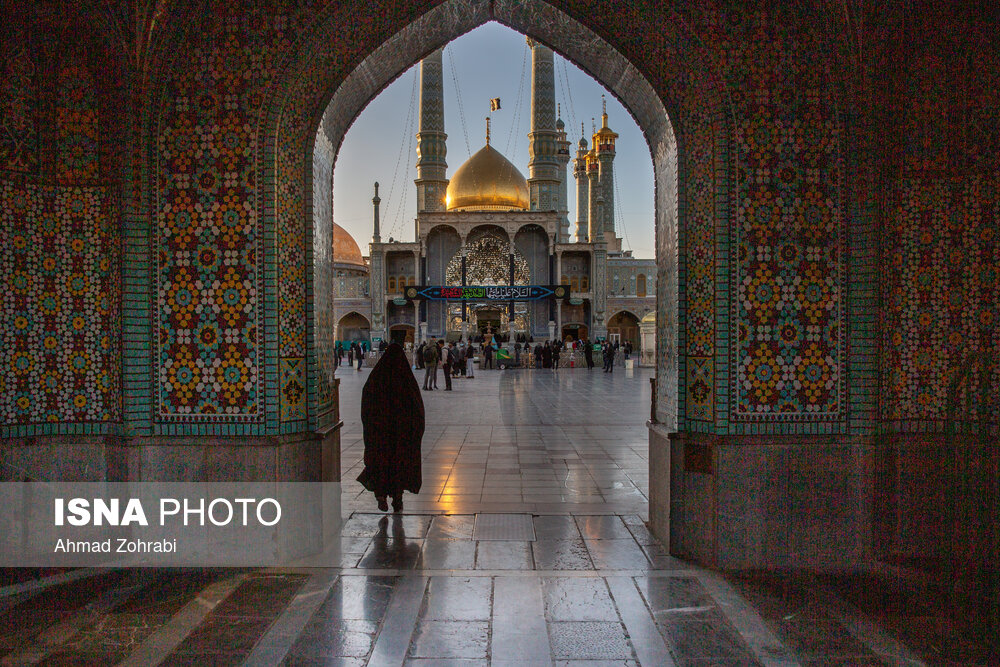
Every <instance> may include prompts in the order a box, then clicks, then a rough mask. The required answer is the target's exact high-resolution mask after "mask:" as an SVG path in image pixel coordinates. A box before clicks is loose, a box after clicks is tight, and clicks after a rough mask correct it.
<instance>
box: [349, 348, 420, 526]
mask: <svg viewBox="0 0 1000 667" xmlns="http://www.w3.org/2000/svg"><path fill="white" fill-rule="evenodd" d="M361 423H362V425H363V426H364V431H365V469H364V470H363V471H362V472H361V474H360V475H358V481H359V482H361V484H363V485H364V487H365V488H366V489H368V490H369V491H371V492H372V493H374V494H375V499H376V500H377V501H378V508H379V509H380V510H382V511H383V512H385V511H386V510H388V509H389V506H388V505H387V504H386V496H392V509H393V510H394V511H396V512H399V511H401V510H402V509H403V491H409V492H410V493H419V492H420V440H421V439H422V438H423V437H424V401H423V399H421V398H420V388H419V387H418V386H417V381H416V379H415V378H414V377H413V371H411V370H410V366H409V364H408V363H407V361H406V355H405V354H404V353H403V348H402V347H400V346H399V344H398V343H393V344H392V345H390V346H389V347H388V349H386V351H385V354H383V355H382V358H381V359H379V362H378V363H377V364H375V368H373V369H372V372H371V375H369V376H368V381H367V382H366V383H365V388H364V389H363V390H362V392H361Z"/></svg>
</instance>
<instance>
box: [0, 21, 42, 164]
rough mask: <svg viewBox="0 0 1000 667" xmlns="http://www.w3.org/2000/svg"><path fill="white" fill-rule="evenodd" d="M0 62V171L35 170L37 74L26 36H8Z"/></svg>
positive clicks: (37, 104) (37, 108) (37, 107)
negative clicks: (3, 56) (8, 40)
mask: <svg viewBox="0 0 1000 667" xmlns="http://www.w3.org/2000/svg"><path fill="white" fill-rule="evenodd" d="M9 39H10V40H11V41H10V42H8V43H6V44H4V47H5V55H6V57H5V58H3V59H2V60H0V168H2V169H6V170H9V171H16V172H23V173H34V172H35V171H36V170H37V169H38V121H39V119H38V111H39V103H38V73H37V71H36V70H37V68H36V66H35V61H34V59H33V58H32V57H31V53H30V51H29V49H30V47H31V44H30V42H29V41H28V40H27V38H26V35H23V34H21V35H16V36H15V35H10V37H9Z"/></svg>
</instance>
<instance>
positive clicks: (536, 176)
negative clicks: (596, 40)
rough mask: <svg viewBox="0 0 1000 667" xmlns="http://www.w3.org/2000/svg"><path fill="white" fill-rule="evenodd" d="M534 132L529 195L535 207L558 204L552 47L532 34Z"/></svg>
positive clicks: (552, 207)
mask: <svg viewBox="0 0 1000 667" xmlns="http://www.w3.org/2000/svg"><path fill="white" fill-rule="evenodd" d="M528 46H530V47H531V132H529V133H528V155H529V156H530V159H529V160H528V199H529V201H530V205H531V210H533V211H555V210H558V208H559V203H558V195H559V158H558V151H559V146H558V141H559V134H558V132H557V131H556V82H555V64H554V58H553V55H552V49H550V48H549V47H547V46H542V45H541V44H539V43H538V42H536V41H534V40H533V39H531V38H530V37H529V38H528Z"/></svg>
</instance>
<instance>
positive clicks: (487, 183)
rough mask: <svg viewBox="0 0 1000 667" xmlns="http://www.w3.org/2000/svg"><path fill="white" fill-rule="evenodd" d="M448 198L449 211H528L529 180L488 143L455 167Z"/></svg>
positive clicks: (449, 184)
mask: <svg viewBox="0 0 1000 667" xmlns="http://www.w3.org/2000/svg"><path fill="white" fill-rule="evenodd" d="M445 202H446V206H447V208H448V210H449V211H510V210H512V209H517V210H522V211H526V210H528V208H529V203H528V181H526V180H525V178H524V176H522V175H521V172H519V171H518V170H517V167H515V166H514V165H513V164H511V162H510V160H508V159H507V158H505V157H504V156H503V155H500V153H499V152H498V151H497V150H496V149H494V148H493V147H492V146H490V145H489V143H487V144H486V145H485V146H484V147H483V148H482V149H480V150H479V152H477V153H476V154H475V155H473V156H472V157H470V158H469V159H468V160H466V161H465V163H464V164H462V166H460V167H459V168H458V169H456V170H455V174H454V175H453V176H452V177H451V180H450V181H449V182H448V192H447V198H446V200H445Z"/></svg>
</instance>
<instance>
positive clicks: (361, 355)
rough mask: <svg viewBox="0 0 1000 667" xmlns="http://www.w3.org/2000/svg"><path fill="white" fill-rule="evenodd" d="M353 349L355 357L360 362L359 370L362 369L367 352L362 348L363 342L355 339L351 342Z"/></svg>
mask: <svg viewBox="0 0 1000 667" xmlns="http://www.w3.org/2000/svg"><path fill="white" fill-rule="evenodd" d="M351 350H352V351H353V352H354V359H355V360H356V361H357V362H358V370H359V371H360V370H361V364H362V362H364V360H365V352H364V350H362V349H361V343H359V342H358V341H354V342H353V343H351Z"/></svg>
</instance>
